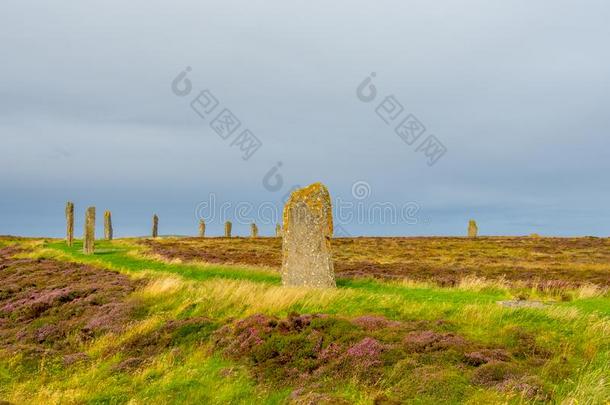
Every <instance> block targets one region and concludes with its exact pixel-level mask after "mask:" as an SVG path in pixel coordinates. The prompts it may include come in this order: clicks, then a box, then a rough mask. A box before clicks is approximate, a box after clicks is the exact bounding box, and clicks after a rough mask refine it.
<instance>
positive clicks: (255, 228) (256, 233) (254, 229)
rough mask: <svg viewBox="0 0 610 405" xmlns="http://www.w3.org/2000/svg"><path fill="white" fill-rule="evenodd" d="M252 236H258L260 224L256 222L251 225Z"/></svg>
mask: <svg viewBox="0 0 610 405" xmlns="http://www.w3.org/2000/svg"><path fill="white" fill-rule="evenodd" d="M250 237H252V238H258V226H256V224H255V223H254V222H253V223H252V225H250Z"/></svg>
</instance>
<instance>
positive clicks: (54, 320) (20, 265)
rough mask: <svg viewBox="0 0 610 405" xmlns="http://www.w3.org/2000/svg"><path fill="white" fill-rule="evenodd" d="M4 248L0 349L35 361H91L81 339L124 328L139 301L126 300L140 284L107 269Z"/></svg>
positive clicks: (0, 251) (0, 273)
mask: <svg viewBox="0 0 610 405" xmlns="http://www.w3.org/2000/svg"><path fill="white" fill-rule="evenodd" d="M14 253H17V251H16V250H15V248H14V247H5V248H2V249H0V278H1V279H2V283H1V284H0V349H3V350H5V351H7V352H12V353H21V354H22V355H24V356H26V357H27V358H29V359H30V360H32V361H34V362H36V361H37V359H40V358H42V357H43V356H48V355H57V356H59V357H62V356H63V359H64V364H66V365H70V364H74V363H76V362H80V361H84V360H86V356H85V355H84V354H83V353H81V351H82V350H81V346H82V344H84V343H86V342H87V341H90V340H91V339H93V338H94V337H97V336H99V335H101V334H104V333H107V332H119V331H121V330H122V329H123V328H124V327H125V325H126V324H127V323H128V322H129V321H130V320H131V318H132V315H133V313H134V310H135V308H136V307H137V303H136V302H133V301H131V300H129V299H127V296H128V295H129V294H130V293H132V292H133V291H134V290H135V288H136V287H137V285H138V283H137V282H135V281H133V280H131V279H130V278H128V277H126V276H123V275H120V274H118V273H115V272H111V271H108V270H102V269H98V268H95V267H91V266H87V265H80V264H75V263H66V262H59V261H54V260H47V259H36V260H34V259H14V258H13V257H12V256H13V255H14Z"/></svg>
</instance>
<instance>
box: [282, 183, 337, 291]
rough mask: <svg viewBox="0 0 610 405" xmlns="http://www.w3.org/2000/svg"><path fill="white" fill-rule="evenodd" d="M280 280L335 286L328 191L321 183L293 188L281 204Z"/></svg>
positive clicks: (292, 283) (297, 283) (286, 284)
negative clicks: (282, 214) (282, 213)
mask: <svg viewBox="0 0 610 405" xmlns="http://www.w3.org/2000/svg"><path fill="white" fill-rule="evenodd" d="M282 229H283V232H282V236H283V239H282V256H283V258H282V270H281V274H282V284H283V285H285V286H309V287H335V286H336V283H335V272H334V268H333V260H332V254H331V246H330V240H331V237H332V235H333V216H332V205H331V202H330V194H329V193H328V189H327V188H326V186H324V185H323V184H322V183H314V184H312V185H310V186H308V187H305V188H302V189H298V190H296V191H294V192H293V193H292V194H291V195H290V198H289V199H288V202H287V203H286V206H285V207H284V226H283V227H282Z"/></svg>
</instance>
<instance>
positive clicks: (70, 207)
mask: <svg viewBox="0 0 610 405" xmlns="http://www.w3.org/2000/svg"><path fill="white" fill-rule="evenodd" d="M73 242H74V203H73V202H72V201H68V202H67V203H66V243H67V244H68V246H72V243H73Z"/></svg>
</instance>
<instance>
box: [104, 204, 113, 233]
mask: <svg viewBox="0 0 610 405" xmlns="http://www.w3.org/2000/svg"><path fill="white" fill-rule="evenodd" d="M104 239H106V240H112V213H111V212H110V211H108V210H106V211H104Z"/></svg>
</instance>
